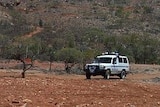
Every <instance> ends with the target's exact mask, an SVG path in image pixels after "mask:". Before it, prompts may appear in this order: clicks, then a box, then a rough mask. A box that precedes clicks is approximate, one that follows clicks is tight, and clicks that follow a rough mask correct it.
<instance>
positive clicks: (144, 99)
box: [0, 65, 160, 107]
mask: <svg viewBox="0 0 160 107" xmlns="http://www.w3.org/2000/svg"><path fill="white" fill-rule="evenodd" d="M134 66H135V65H134ZM138 68H139V69H140V70H142V69H141V68H142V66H137V68H135V67H132V69H133V70H138ZM143 68H145V69H146V67H145V66H143ZM149 68H150V67H149ZM152 68H154V67H152ZM150 69H151V68H150ZM159 70H160V69H159V68H156V70H155V71H154V72H149V73H143V72H139V73H133V74H129V75H128V76H127V78H126V79H124V80H120V79H119V78H117V77H112V78H111V79H110V80H104V79H103V78H102V77H101V76H96V77H92V79H91V80H86V79H85V76H84V75H69V74H63V75H56V74H54V73H50V74H49V73H48V74H44V73H41V72H37V71H28V72H26V78H20V77H21V74H20V70H10V71H8V70H0V107H160V82H159V83H154V82H150V81H147V82H146V81H143V80H151V78H155V77H160V72H159Z"/></svg>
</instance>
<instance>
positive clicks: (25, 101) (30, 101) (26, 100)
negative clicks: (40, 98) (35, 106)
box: [22, 99, 32, 103]
mask: <svg viewBox="0 0 160 107" xmlns="http://www.w3.org/2000/svg"><path fill="white" fill-rule="evenodd" d="M22 102H23V103H32V100H30V99H24V100H23V101H22Z"/></svg>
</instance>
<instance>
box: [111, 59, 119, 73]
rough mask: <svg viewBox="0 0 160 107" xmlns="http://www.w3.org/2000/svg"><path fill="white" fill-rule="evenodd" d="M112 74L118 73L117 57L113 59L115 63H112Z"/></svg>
mask: <svg viewBox="0 0 160 107" xmlns="http://www.w3.org/2000/svg"><path fill="white" fill-rule="evenodd" d="M112 65H113V66H112V74H116V73H117V72H118V58H117V57H115V58H113V61H112Z"/></svg>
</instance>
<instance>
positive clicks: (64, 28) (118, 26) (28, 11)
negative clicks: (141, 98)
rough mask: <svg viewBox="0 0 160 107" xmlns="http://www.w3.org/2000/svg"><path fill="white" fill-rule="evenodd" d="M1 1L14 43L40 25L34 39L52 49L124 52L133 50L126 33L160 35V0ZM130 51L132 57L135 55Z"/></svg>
mask: <svg viewBox="0 0 160 107" xmlns="http://www.w3.org/2000/svg"><path fill="white" fill-rule="evenodd" d="M0 3H1V6H0V13H1V14H0V30H1V32H0V35H1V36H2V38H4V36H5V38H9V39H10V40H11V41H10V42H11V44H17V43H15V42H17V41H23V40H17V39H19V37H23V36H25V35H28V34H31V33H32V32H35V31H36V30H37V27H41V28H43V30H41V31H40V32H39V33H33V34H34V35H35V36H31V37H34V39H36V41H38V42H39V41H41V43H42V44H41V47H40V48H43V47H42V45H44V44H45V45H46V46H44V47H50V46H52V47H53V50H54V51H57V50H60V49H62V48H66V47H69V48H76V49H78V50H81V51H82V50H94V51H98V53H99V52H102V51H106V50H109V51H114V50H118V51H120V52H122V53H126V51H125V52H124V50H126V49H123V48H127V49H129V48H133V47H131V44H129V43H128V44H126V41H127V37H128V36H129V37H131V35H138V36H139V35H140V36H143V37H142V38H147V37H146V35H149V36H151V38H154V39H157V38H159V36H160V29H159V26H160V21H159V20H160V18H159V16H160V2H159V1H158V0H142V1H138V0H52V1H50V0H44V1H42V0H27V1H26V0H18V1H16V0H15V1H14V0H13V1H10V0H5V1H4V0H3V1H0ZM124 36H125V37H124ZM112 37H114V39H115V40H114V39H113V38H112ZM121 37H122V38H123V37H124V38H123V39H122V40H121ZM142 38H138V39H139V40H142ZM149 38H150V37H149ZM149 38H148V39H149ZM125 39H126V40H125ZM129 39H131V41H133V40H132V39H133V38H129ZM109 40H111V41H112V43H109V42H108V41H109ZM157 40H158V43H159V39H157ZM4 41H5V40H4ZM143 41H145V40H143ZM134 42H136V41H134ZM140 42H141V43H142V41H140ZM156 43H157V42H155V41H154V44H152V45H151V46H148V45H147V47H153V45H157V44H156ZM7 44H8V43H7ZM18 44H20V43H18ZM21 44H22V43H21ZM112 44H114V47H112ZM116 44H117V45H116ZM119 44H120V45H119ZM148 44H149V45H150V44H151V43H148ZM138 45H141V44H138ZM2 46H3V44H1V47H2ZM145 46H146V45H145ZM157 46H158V45H157ZM134 47H135V48H137V47H136V46H134ZM142 47H143V46H142ZM95 49H97V50H95ZM149 50H155V49H149ZM40 51H42V53H43V51H46V50H43V49H42V50H40ZM128 51H130V50H127V54H128V55H130V56H134V55H133V54H134V53H133V52H128ZM132 51H133V49H132ZM38 52H39V51H38ZM156 52H157V51H156ZM156 52H155V53H156ZM96 53H97V52H96ZM143 53H146V52H143ZM153 53H154V52H153ZM158 54H159V52H158ZM156 56H157V55H156ZM45 59H46V58H45ZM131 59H135V58H131ZM158 59H159V58H158ZM153 63H155V62H153Z"/></svg>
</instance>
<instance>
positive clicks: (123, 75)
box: [120, 70, 126, 79]
mask: <svg viewBox="0 0 160 107" xmlns="http://www.w3.org/2000/svg"><path fill="white" fill-rule="evenodd" d="M125 77H126V72H125V71H124V70H123V71H122V72H121V74H120V79H124V78H125Z"/></svg>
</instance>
